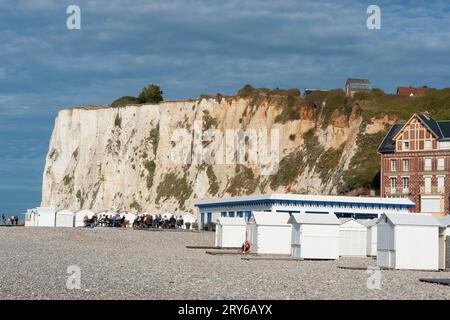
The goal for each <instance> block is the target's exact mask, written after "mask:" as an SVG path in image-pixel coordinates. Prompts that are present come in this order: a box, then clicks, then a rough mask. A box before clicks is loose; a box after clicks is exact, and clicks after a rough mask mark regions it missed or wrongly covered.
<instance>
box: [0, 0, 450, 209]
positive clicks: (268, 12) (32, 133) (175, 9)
mask: <svg viewBox="0 0 450 320" xmlns="http://www.w3.org/2000/svg"><path fill="white" fill-rule="evenodd" d="M71 4H76V5H78V6H80V8H81V20H82V21H81V30H73V31H69V30H68V29H67V28H66V19H67V17H68V15H67V14H66V8H67V6H68V5H71ZM370 4H376V5H379V6H380V8H381V14H382V21H381V27H382V29H381V30H368V29H367V28H366V19H367V17H368V14H367V13H366V9H367V7H368V6H369V5H370ZM449 22H450V4H449V2H448V0H444V1H373V2H365V1H356V0H355V1H351V0H340V1H318V0H314V1H311V0H308V1H298V0H297V1H293V0H277V1H275V0H273V1H263V0H260V1H256V0H247V1H240V0H239V1H237V0H227V1H216V0H184V1H182V0H173V1H170V0H154V1H152V0H135V1H133V0H129V1H118V0H109V1H98V0H89V1H76V0H71V1H61V0H39V1H35V0H22V1H21V0H18V1H5V0H2V1H0V44H1V45H0V213H1V212H6V213H18V212H23V211H24V210H25V209H26V208H27V207H34V206H37V205H39V202H40V197H41V183H42V172H43V168H44V162H45V157H46V153H47V148H48V143H49V139H50V134H51V130H52V127H53V123H54V119H55V116H56V114H57V111H58V110H59V109H61V108H63V107H71V106H79V105H85V104H109V103H110V102H111V101H112V100H114V99H115V98H117V97H120V96H123V95H136V94H137V93H138V91H139V90H140V89H141V88H142V87H143V86H144V85H146V84H149V83H156V84H159V85H160V86H161V87H162V89H163V90H164V93H165V97H166V98H168V99H173V98H194V97H198V96H199V95H200V94H202V93H216V92H221V93H224V94H232V93H234V92H236V91H237V90H238V89H239V88H241V87H242V86H243V85H244V84H246V83H251V84H252V85H254V86H265V87H298V88H300V89H303V88H305V87H314V88H337V87H342V86H343V84H344V82H345V79H346V78H347V77H349V76H353V77H368V78H370V79H371V81H372V84H373V86H375V87H380V88H382V89H384V90H385V91H387V92H393V91H394V90H395V87H396V86H397V85H424V84H426V85H429V86H434V87H438V88H442V87H448V86H450V85H449V83H450V73H449V72H448V70H450V23H449Z"/></svg>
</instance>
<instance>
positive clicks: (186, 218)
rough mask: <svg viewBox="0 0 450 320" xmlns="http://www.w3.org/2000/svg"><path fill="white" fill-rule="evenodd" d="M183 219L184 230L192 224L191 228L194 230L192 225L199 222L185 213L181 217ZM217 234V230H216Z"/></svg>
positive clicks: (191, 215)
mask: <svg viewBox="0 0 450 320" xmlns="http://www.w3.org/2000/svg"><path fill="white" fill-rule="evenodd" d="M181 219H183V225H182V227H181V228H182V229H186V223H190V224H191V225H190V228H191V229H192V224H193V223H195V222H197V218H196V217H195V216H194V215H193V214H190V213H185V214H183V215H182V216H181ZM216 232H217V229H216Z"/></svg>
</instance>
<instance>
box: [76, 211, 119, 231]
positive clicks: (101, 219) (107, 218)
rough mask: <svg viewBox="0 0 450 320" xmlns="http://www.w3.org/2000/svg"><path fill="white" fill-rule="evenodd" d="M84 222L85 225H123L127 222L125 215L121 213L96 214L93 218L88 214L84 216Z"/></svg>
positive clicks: (92, 226)
mask: <svg viewBox="0 0 450 320" xmlns="http://www.w3.org/2000/svg"><path fill="white" fill-rule="evenodd" d="M83 223H84V226H85V227H91V228H94V227H97V226H101V227H123V226H124V224H125V215H122V216H120V214H118V213H116V214H115V215H112V214H111V215H107V214H101V215H100V216H98V215H97V214H94V215H93V216H92V218H89V217H88V216H87V215H86V216H84V218H83Z"/></svg>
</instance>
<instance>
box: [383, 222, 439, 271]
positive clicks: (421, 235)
mask: <svg viewBox="0 0 450 320" xmlns="http://www.w3.org/2000/svg"><path fill="white" fill-rule="evenodd" d="M440 228H442V227H441V224H440V223H439V221H438V220H437V219H436V218H435V217H433V216H432V215H428V214H420V213H410V214H407V213H384V214H382V215H381V217H380V219H379V221H378V226H377V234H378V241H377V251H378V254H377V264H378V266H379V267H384V268H390V269H407V270H438V269H439V262H440V261H439V251H440V250H439V234H440ZM442 229H443V228H442ZM442 258H444V257H442Z"/></svg>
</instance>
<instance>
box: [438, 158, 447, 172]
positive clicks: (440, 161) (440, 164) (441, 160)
mask: <svg viewBox="0 0 450 320" xmlns="http://www.w3.org/2000/svg"><path fill="white" fill-rule="evenodd" d="M437 169H438V170H445V159H444V158H438V159H437Z"/></svg>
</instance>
